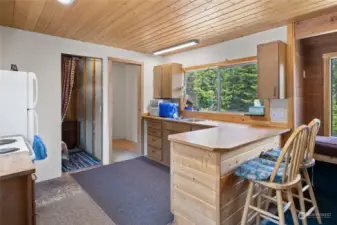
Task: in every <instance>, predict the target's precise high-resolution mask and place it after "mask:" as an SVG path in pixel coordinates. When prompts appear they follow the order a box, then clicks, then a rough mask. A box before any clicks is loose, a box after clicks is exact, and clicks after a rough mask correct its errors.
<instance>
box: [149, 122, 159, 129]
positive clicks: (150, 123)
mask: <svg viewBox="0 0 337 225" xmlns="http://www.w3.org/2000/svg"><path fill="white" fill-rule="evenodd" d="M147 126H148V127H151V128H154V129H161V121H156V120H148V121H147Z"/></svg>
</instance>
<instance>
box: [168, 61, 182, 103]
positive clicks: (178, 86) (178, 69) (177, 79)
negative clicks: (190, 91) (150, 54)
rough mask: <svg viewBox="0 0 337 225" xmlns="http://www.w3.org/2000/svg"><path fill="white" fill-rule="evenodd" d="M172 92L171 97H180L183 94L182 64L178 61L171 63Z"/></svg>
mask: <svg viewBox="0 0 337 225" xmlns="http://www.w3.org/2000/svg"><path fill="white" fill-rule="evenodd" d="M171 84H172V93H171V98H180V97H182V96H183V88H184V73H183V66H182V65H181V64H179V63H172V76H171Z"/></svg>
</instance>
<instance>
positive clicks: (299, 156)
mask: <svg viewBox="0 0 337 225" xmlns="http://www.w3.org/2000/svg"><path fill="white" fill-rule="evenodd" d="M308 137H309V127H308V126H306V125H302V126H300V127H298V128H297V129H296V130H295V131H294V132H293V133H292V134H291V136H290V138H289V139H288V140H287V142H286V144H285V145H284V147H283V148H282V151H281V154H280V156H279V157H278V159H277V161H276V163H275V167H274V169H273V172H272V174H271V176H270V181H271V182H274V180H275V177H276V175H279V174H278V171H279V169H280V168H281V165H283V166H284V170H283V174H282V181H281V183H282V184H284V183H288V182H291V181H293V180H294V179H295V178H296V177H297V175H298V174H299V173H300V166H301V164H302V163H303V159H304V152H305V149H306V146H307V140H308Z"/></svg>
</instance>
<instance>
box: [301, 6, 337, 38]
mask: <svg viewBox="0 0 337 225" xmlns="http://www.w3.org/2000/svg"><path fill="white" fill-rule="evenodd" d="M336 30H337V12H332V13H328V14H325V15H322V16H318V17H315V18H311V19H307V20H302V21H299V22H297V23H295V31H296V32H295V37H296V39H297V40H298V39H303V38H308V37H313V36H318V35H322V34H327V33H332V32H335V31H336Z"/></svg>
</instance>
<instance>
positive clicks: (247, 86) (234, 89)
mask: <svg viewBox="0 0 337 225" xmlns="http://www.w3.org/2000/svg"><path fill="white" fill-rule="evenodd" d="M185 86H186V94H187V95H188V96H190V98H191V99H192V100H193V102H194V106H195V107H196V108H197V109H198V110H200V111H208V112H238V113H246V112H248V107H249V106H252V105H254V100H255V99H256V98H257V66H256V63H255V62H252V63H247V64H239V65H233V66H226V67H216V68H209V69H203V70H195V71H186V72H185Z"/></svg>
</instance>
